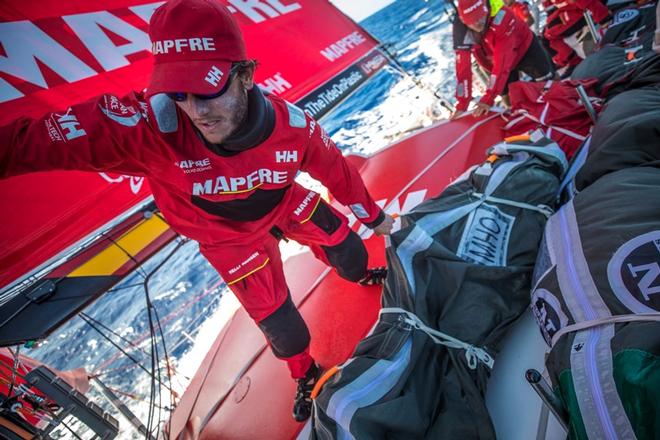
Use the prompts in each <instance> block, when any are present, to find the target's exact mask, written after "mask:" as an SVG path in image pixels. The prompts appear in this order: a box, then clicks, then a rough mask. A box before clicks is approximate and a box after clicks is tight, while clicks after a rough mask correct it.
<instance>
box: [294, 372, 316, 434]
mask: <svg viewBox="0 0 660 440" xmlns="http://www.w3.org/2000/svg"><path fill="white" fill-rule="evenodd" d="M320 377H321V368H320V367H319V366H318V365H316V363H313V364H312V366H311V367H309V370H307V373H306V374H305V377H303V378H301V379H298V391H297V392H296V399H295V400H294V402H293V418H294V419H295V420H296V422H304V421H305V420H307V419H308V418H309V416H311V415H312V398H311V394H312V390H313V389H314V385H316V381H318V379H319V378H320Z"/></svg>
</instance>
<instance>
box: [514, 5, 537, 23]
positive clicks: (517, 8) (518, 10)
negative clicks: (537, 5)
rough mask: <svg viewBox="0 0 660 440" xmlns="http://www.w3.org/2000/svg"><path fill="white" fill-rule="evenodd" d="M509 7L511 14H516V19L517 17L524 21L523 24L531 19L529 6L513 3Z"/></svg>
mask: <svg viewBox="0 0 660 440" xmlns="http://www.w3.org/2000/svg"><path fill="white" fill-rule="evenodd" d="M509 7H510V8H511V10H512V11H513V13H514V14H516V17H518V18H519V19H520V20H522V21H524V22H525V23H527V20H529V19H530V18H532V14H531V13H530V11H529V5H528V4H527V3H525V2H514V3H513V4H512V5H511V6H509Z"/></svg>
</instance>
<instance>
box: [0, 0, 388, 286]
mask: <svg viewBox="0 0 660 440" xmlns="http://www.w3.org/2000/svg"><path fill="white" fill-rule="evenodd" d="M218 3H221V4H225V5H228V4H229V3H228V2H227V1H226V0H220V1H219V2H218ZM233 3H234V4H235V9H236V12H234V13H233V16H234V18H235V19H236V21H237V22H238V24H239V26H240V27H241V30H242V31H243V36H244V39H245V43H246V46H247V49H248V55H249V57H253V58H256V59H257V60H258V61H259V68H258V69H257V70H256V72H255V81H256V82H257V83H259V84H261V85H262V87H264V88H265V89H268V90H269V91H270V92H271V93H274V94H276V95H278V96H281V97H282V98H284V99H287V100H289V101H297V100H298V99H300V98H302V97H304V96H305V95H307V94H308V93H310V92H311V91H313V90H315V89H316V88H317V87H318V86H319V85H320V84H322V83H324V82H326V81H327V80H328V79H330V78H332V77H334V76H335V75H336V74H338V73H340V72H342V71H344V70H345V69H346V68H347V67H348V66H351V65H353V64H354V63H356V61H357V60H359V59H360V58H362V57H363V56H365V55H366V54H368V53H370V52H371V51H372V50H373V49H374V48H375V47H376V46H377V45H378V43H377V42H376V41H375V40H374V39H373V38H371V37H370V36H369V35H367V34H366V33H365V32H364V31H363V30H362V29H361V28H360V27H359V26H357V25H356V24H355V23H354V22H352V21H351V20H350V19H349V18H348V17H346V16H345V15H343V14H342V13H341V12H340V11H339V10H337V9H336V8H334V7H333V6H332V5H331V4H330V3H329V2H325V1H313V0H299V1H296V2H293V1H285V2H271V3H268V2H263V1H260V2H245V1H243V2H233ZM159 5H160V2H155V3H154V2H153V1H151V0H96V1H92V2H90V1H87V2H81V1H61V0H40V1H38V2H34V1H25V0H3V1H2V2H0V21H1V22H2V26H3V29H5V32H4V33H3V36H2V49H0V53H2V55H3V57H2V59H3V66H4V67H3V69H4V71H5V73H6V74H5V75H4V76H3V80H5V81H6V84H5V87H4V90H5V93H4V94H3V96H4V99H0V101H1V102H0V125H4V124H7V123H9V122H11V121H13V120H15V119H16V118H18V117H19V116H27V117H41V116H42V115H43V114H45V113H46V112H50V111H54V110H59V109H66V108H68V106H70V105H72V104H76V103H80V102H83V101H85V100H88V99H91V98H93V97H96V96H98V95H100V94H101V93H109V94H114V95H116V96H124V95H126V94H128V93H130V92H131V91H132V90H142V89H143V88H144V87H145V86H146V85H147V83H148V80H149V76H150V74H151V71H152V67H153V58H152V54H151V53H150V51H149V49H150V48H151V43H150V41H149V36H148V34H147V29H148V22H149V19H150V17H151V15H152V14H153V12H154V10H155V9H156V8H157V7H158V6H159ZM63 17H66V20H67V21H65V20H64V19H63ZM73 22H75V23H77V24H75V23H74V25H75V26H74V27H75V29H73V28H72V25H71V24H70V23H73ZM29 41H33V42H34V41H38V42H39V44H34V45H32V44H28V42H29ZM301 41H303V42H304V44H300V42H301ZM35 60H39V61H38V62H35ZM218 67H221V66H218ZM365 69H366V68H365ZM88 108H89V107H88ZM0 150H2V148H0ZM0 155H1V153H0ZM3 166H4V164H3V163H2V162H0V169H1V168H2V167H3ZM111 181H112V182H113V183H110V182H111ZM120 181H122V182H121V183H119V182H120ZM149 196H150V189H149V186H148V184H147V183H146V181H145V179H142V178H132V177H128V176H119V175H111V176H105V175H104V176H101V175H99V174H98V173H89V172H76V171H64V172H59V171H58V172H48V173H38V174H29V175H23V176H19V177H14V178H11V179H8V180H2V181H0V205H1V206H3V207H5V208H6V210H8V211H10V212H12V214H13V215H11V216H9V215H5V216H2V218H1V219H0V242H1V243H2V249H1V250H0V286H4V285H6V284H7V283H9V282H11V281H13V280H15V279H16V278H18V277H19V276H21V275H24V274H25V273H27V272H28V271H30V270H31V269H34V268H35V267H36V266H38V265H40V264H41V263H43V262H45V261H47V260H49V259H50V258H52V257H54V256H55V255H57V254H58V253H60V252H62V251H63V250H64V249H67V248H68V247H69V246H71V245H73V244H74V243H76V242H78V241H79V240H81V239H82V238H83V237H85V236H87V235H89V234H91V233H92V232H93V231H95V230H97V229H98V228H100V227H101V226H103V225H105V224H106V223H108V222H110V221H111V220H113V219H114V218H116V217H117V216H118V215H121V214H122V213H124V212H125V211H127V210H128V209H130V208H131V207H133V206H135V205H136V204H137V203H138V202H139V201H141V200H144V199H145V198H147V197H149Z"/></svg>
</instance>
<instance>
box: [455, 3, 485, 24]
mask: <svg viewBox="0 0 660 440" xmlns="http://www.w3.org/2000/svg"><path fill="white" fill-rule="evenodd" d="M489 12H490V11H489V10H488V4H487V3H486V0H458V15H459V16H460V17H461V21H462V22H463V23H465V24H466V25H468V26H469V25H471V24H474V23H477V22H478V21H480V20H482V19H484V18H485V17H488V14H489Z"/></svg>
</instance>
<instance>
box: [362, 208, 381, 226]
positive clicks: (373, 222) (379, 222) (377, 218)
mask: <svg viewBox="0 0 660 440" xmlns="http://www.w3.org/2000/svg"><path fill="white" fill-rule="evenodd" d="M383 220H385V213H384V212H383V211H380V213H379V214H378V217H376V219H375V220H374V221H372V222H362V224H363V225H365V226H366V227H367V228H371V229H373V228H375V227H376V226H378V225H379V224H381V222H382V221H383Z"/></svg>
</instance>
